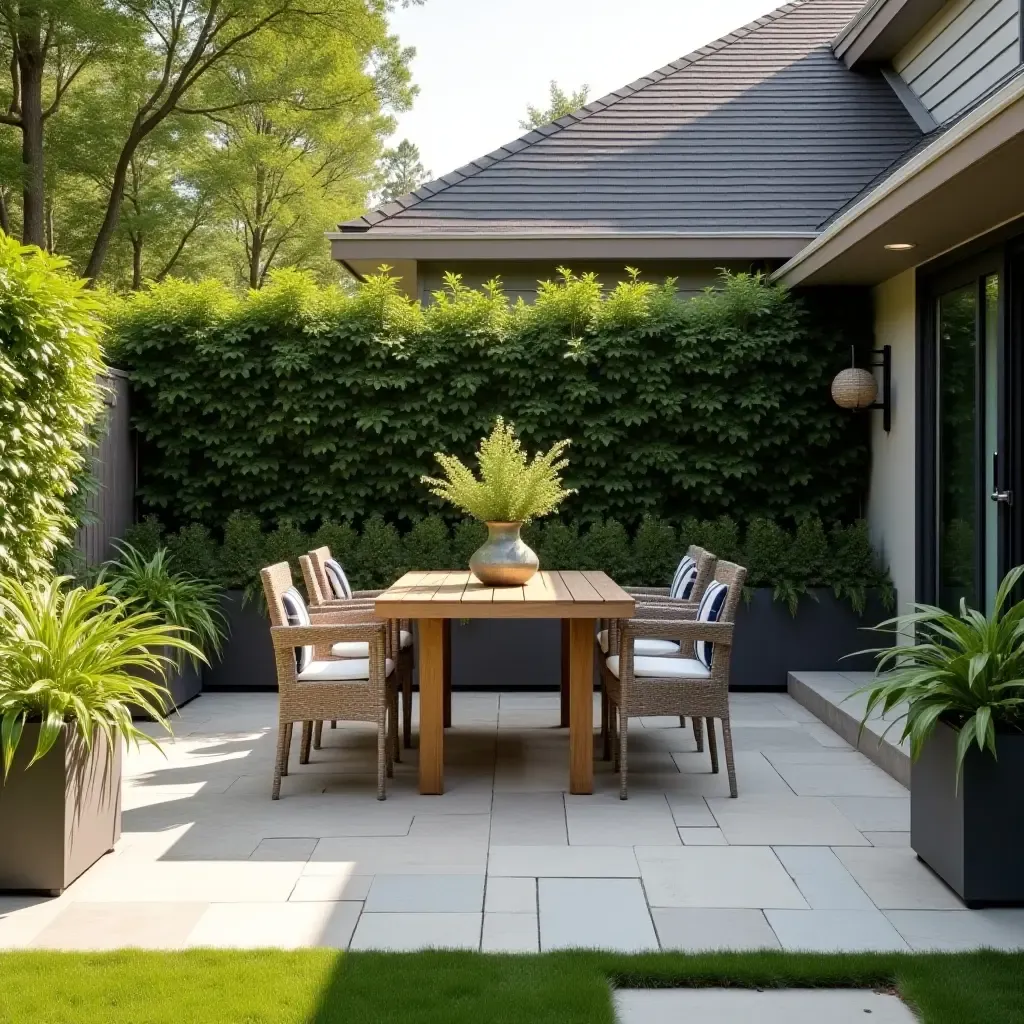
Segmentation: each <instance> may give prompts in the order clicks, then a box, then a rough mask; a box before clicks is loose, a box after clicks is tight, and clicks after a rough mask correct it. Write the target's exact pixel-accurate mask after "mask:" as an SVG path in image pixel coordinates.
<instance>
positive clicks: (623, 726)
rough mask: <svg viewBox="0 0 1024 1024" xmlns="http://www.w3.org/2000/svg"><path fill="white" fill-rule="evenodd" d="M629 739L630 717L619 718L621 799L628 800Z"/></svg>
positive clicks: (621, 716) (622, 716)
mask: <svg viewBox="0 0 1024 1024" xmlns="http://www.w3.org/2000/svg"><path fill="white" fill-rule="evenodd" d="M628 737H629V716H628V715H620V716H619V799H620V800H626V799H628V798H629V793H628V792H626V776H627V775H628V774H629V772H628V768H627V765H626V743H627V739H628Z"/></svg>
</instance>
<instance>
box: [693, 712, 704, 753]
mask: <svg viewBox="0 0 1024 1024" xmlns="http://www.w3.org/2000/svg"><path fill="white" fill-rule="evenodd" d="M690 721H691V722H693V738H694V739H695V740H696V741H697V753H698V754H703V753H704V719H703V718H698V717H697V716H696V715H694V716H693V718H691V719H690Z"/></svg>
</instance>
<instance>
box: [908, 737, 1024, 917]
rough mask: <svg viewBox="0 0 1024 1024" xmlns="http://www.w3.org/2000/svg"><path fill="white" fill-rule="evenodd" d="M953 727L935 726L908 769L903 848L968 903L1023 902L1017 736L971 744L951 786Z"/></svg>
mask: <svg viewBox="0 0 1024 1024" xmlns="http://www.w3.org/2000/svg"><path fill="white" fill-rule="evenodd" d="M956 739H957V734H956V732H955V731H954V730H953V729H951V728H950V727H949V726H948V725H944V724H940V725H939V726H938V727H937V728H936V730H935V732H934V734H933V735H932V737H931V738H930V739H929V740H928V742H927V743H926V744H925V745H924V748H923V749H922V751H921V756H920V757H919V758H918V759H917V760H916V761H915V762H913V764H912V765H911V768H910V845H911V846H912V847H913V849H914V852H915V853H916V854H917V855H918V857H920V858H921V860H923V861H924V862H925V864H927V865H928V867H930V868H931V869H932V871H934V872H935V873H936V874H937V875H938V876H939V877H940V878H941V879H942V880H943V881H944V882H945V883H946V884H947V885H948V886H949V887H950V888H951V889H952V890H953V891H954V892H955V893H956V894H957V895H958V896H959V897H960V898H961V899H962V900H963V901H964V903H966V904H967V906H968V907H993V906H1020V905H1024V854H1022V853H1021V851H1022V850H1024V796H1022V795H1021V784H1020V783H1021V779H1024V735H1022V734H1020V733H1002V734H999V735H997V737H996V750H997V752H998V755H999V756H998V760H997V759H996V758H993V757H992V755H991V754H990V753H988V752H987V751H980V750H978V748H977V746H975V745H973V744H972V746H971V749H970V750H969V751H968V753H967V758H966V760H965V761H964V772H963V776H962V778H961V779H960V785H959V787H958V786H957V784H956V759H955V755H956Z"/></svg>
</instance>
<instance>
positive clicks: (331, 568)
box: [324, 558, 352, 601]
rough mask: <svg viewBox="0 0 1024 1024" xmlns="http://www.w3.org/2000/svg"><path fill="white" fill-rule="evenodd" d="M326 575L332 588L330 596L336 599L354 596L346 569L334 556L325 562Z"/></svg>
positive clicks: (340, 599) (341, 599)
mask: <svg viewBox="0 0 1024 1024" xmlns="http://www.w3.org/2000/svg"><path fill="white" fill-rule="evenodd" d="M324 575H325V576H326V577H327V585H328V586H329V587H330V588H331V592H330V594H329V595H327V596H328V597H333V598H334V600H336V601H347V600H349V599H350V598H351V597H352V588H351V586H349V582H348V577H347V576H346V575H345V570H344V569H342V567H341V566H340V565H339V564H338V562H336V561H335V560H334V559H333V558H328V559H327V561H325V562H324Z"/></svg>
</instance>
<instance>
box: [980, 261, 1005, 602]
mask: <svg viewBox="0 0 1024 1024" xmlns="http://www.w3.org/2000/svg"><path fill="white" fill-rule="evenodd" d="M983 295H984V309H983V311H982V324H981V328H982V334H983V337H984V342H985V343H984V348H983V352H982V355H983V363H984V381H985V387H984V389H983V391H982V402H983V404H984V421H985V428H984V429H985V439H984V455H985V462H984V470H985V487H984V491H983V492H982V496H981V497H982V507H983V508H984V509H985V537H984V546H983V549H982V550H983V563H984V574H985V607H984V611H986V612H991V611H992V610H993V608H994V607H995V596H996V590H997V588H998V587H999V579H1000V576H1001V574H1000V572H999V508H1000V506H999V504H998V503H997V502H996V501H994V500H992V498H991V495H993V494H994V493H995V492H996V491H997V490H998V485H999V477H998V475H997V472H996V468H997V464H998V462H999V459H1000V457H1001V456H1000V452H999V275H998V274H990V275H989V276H988V277H986V278H985V279H984V282H983Z"/></svg>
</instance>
